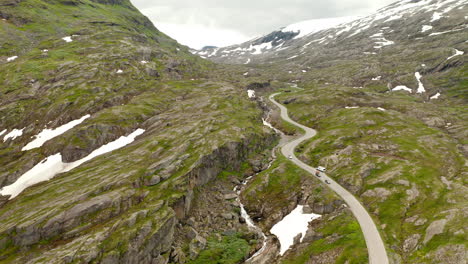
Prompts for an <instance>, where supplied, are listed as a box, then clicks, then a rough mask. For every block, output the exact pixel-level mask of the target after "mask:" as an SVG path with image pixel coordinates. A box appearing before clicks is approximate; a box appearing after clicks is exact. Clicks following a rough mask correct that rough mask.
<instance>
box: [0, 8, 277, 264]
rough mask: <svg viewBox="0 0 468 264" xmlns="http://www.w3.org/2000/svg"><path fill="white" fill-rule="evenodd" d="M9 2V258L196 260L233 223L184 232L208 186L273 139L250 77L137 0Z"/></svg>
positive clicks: (2, 182)
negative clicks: (183, 41)
mask: <svg viewBox="0 0 468 264" xmlns="http://www.w3.org/2000/svg"><path fill="white" fill-rule="evenodd" d="M0 6H1V9H0V17H1V20H0V47H1V49H0V168H1V169H0V187H3V188H2V189H1V190H0V194H1V196H0V200H1V202H0V206H1V207H0V219H1V220H0V222H1V224H0V262H2V263H71V262H73V263H78V262H79V263H84V262H86V263H89V262H94V263H97V262H102V263H119V262H121V263H167V262H168V261H169V260H171V261H175V259H177V258H180V257H181V256H182V254H187V255H188V254H189V253H190V252H189V250H188V249H189V244H190V243H191V244H190V247H191V248H192V251H191V252H192V253H191V254H190V258H196V257H197V255H198V253H199V251H200V250H201V249H202V248H204V247H205V244H203V243H202V242H203V241H205V239H206V238H208V234H210V233H211V232H223V231H225V230H226V229H227V228H228V224H227V223H226V222H228V220H220V221H217V222H216V223H217V224H218V225H219V226H221V227H220V229H218V230H214V227H211V229H209V228H207V229H199V230H198V232H200V234H198V233H197V231H195V234H196V235H195V236H193V237H186V234H187V233H186V232H182V229H183V228H188V225H186V224H184V225H182V224H180V222H181V221H185V220H186V219H187V218H188V213H189V212H190V211H191V210H192V207H193V204H196V203H197V199H198V194H197V193H198V192H199V189H201V188H203V186H204V185H206V184H208V183H210V182H213V181H214V182H216V181H217V180H218V179H217V175H218V174H219V173H220V172H221V171H223V170H227V169H231V170H234V171H240V169H241V167H242V166H244V167H245V166H247V165H246V164H248V163H246V162H247V159H248V158H250V157H251V156H252V155H254V154H258V153H262V152H263V151H264V150H265V149H266V148H268V147H270V146H271V145H272V143H273V142H274V140H275V137H274V135H273V134H271V131H270V130H269V129H265V128H263V126H262V123H261V117H262V115H263V112H262V110H261V109H260V108H258V107H257V104H256V103H255V102H253V101H251V100H249V98H248V96H247V92H246V91H245V90H244V88H243V86H244V85H243V83H234V82H232V81H231V80H230V79H229V78H230V77H229V74H228V73H226V74H224V72H225V70H224V69H222V68H219V72H217V71H218V68H216V67H215V65H214V64H212V63H210V62H207V61H204V60H202V59H200V58H198V57H196V56H193V55H192V54H190V53H189V52H188V49H187V48H186V47H184V46H181V45H179V44H177V42H175V41H174V40H172V39H170V38H168V37H167V36H165V35H164V34H162V33H161V32H159V31H158V30H157V29H156V28H155V27H154V26H153V24H152V23H151V22H150V21H149V20H148V19H147V18H146V17H144V16H143V15H141V14H140V13H139V11H138V10H137V9H136V8H134V7H133V6H132V5H131V4H130V2H129V1H126V0H123V1H89V0H80V1H75V0H70V1H60V0H51V1H36V0H24V1H4V0H2V1H1V2H0ZM223 76H225V77H226V78H224V77H223ZM223 78H224V79H223ZM242 176H243V175H241V174H240V175H239V178H240V180H241V179H242ZM229 188H231V187H229ZM231 189H232V188H231ZM209 193H210V194H211V195H213V196H214V197H216V195H221V196H222V194H220V193H219V190H217V191H216V192H215V191H212V192H209ZM236 208H238V206H237V207H232V208H223V209H222V210H221V211H218V212H217V211H215V210H213V212H215V213H224V212H225V211H234V212H235V209H236ZM231 228H233V226H232V225H231ZM235 229H236V230H238V232H239V238H238V240H240V241H243V243H244V242H245V241H250V240H252V239H249V240H247V238H248V237H250V236H255V234H251V233H250V231H249V230H248V229H247V228H246V227H245V226H244V225H242V224H241V223H240V222H239V221H237V225H236V226H235ZM191 234H193V233H191ZM192 240H193V241H192ZM176 241H177V242H176ZM175 243H177V244H179V245H180V247H181V248H183V251H182V252H179V251H176V250H175V249H174V245H175ZM200 243H202V244H200ZM245 243H246V244H247V246H246V250H247V251H246V252H243V253H242V258H244V257H245V256H247V255H248V254H249V253H250V251H251V250H253V249H254V248H255V246H256V245H257V243H256V242H251V243H248V242H245ZM193 247H195V248H193Z"/></svg>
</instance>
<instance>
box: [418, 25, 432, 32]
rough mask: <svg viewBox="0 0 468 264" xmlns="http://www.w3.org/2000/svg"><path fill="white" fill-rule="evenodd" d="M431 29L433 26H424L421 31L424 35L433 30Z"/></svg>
mask: <svg viewBox="0 0 468 264" xmlns="http://www.w3.org/2000/svg"><path fill="white" fill-rule="evenodd" d="M431 29H432V26H430V25H423V26H422V29H421V32H422V33H424V32H426V31H429V30H431Z"/></svg>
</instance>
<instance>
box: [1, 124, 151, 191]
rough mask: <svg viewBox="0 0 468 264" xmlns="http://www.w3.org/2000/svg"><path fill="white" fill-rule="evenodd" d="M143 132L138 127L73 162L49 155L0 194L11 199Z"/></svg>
mask: <svg viewBox="0 0 468 264" xmlns="http://www.w3.org/2000/svg"><path fill="white" fill-rule="evenodd" d="M144 132H145V130H143V129H140V128H139V129H137V130H135V131H134V132H133V133H131V134H130V135H128V136H122V137H120V138H118V139H117V140H115V141H112V142H110V143H108V144H106V145H103V146H101V147H100V148H98V149H96V150H94V151H93V152H91V153H90V154H89V155H88V156H86V157H84V158H82V159H80V160H77V161H75V162H71V163H64V162H63V161H62V155H61V154H60V153H57V154H55V155H52V156H49V157H47V158H46V159H44V160H42V161H41V162H39V163H38V164H37V165H36V166H34V167H33V168H32V169H30V170H29V171H27V172H26V173H25V174H23V175H21V177H19V178H18V180H16V181H15V182H14V183H13V184H11V185H8V186H5V187H3V188H2V189H1V190H0V195H11V197H10V198H9V199H13V198H14V197H16V196H18V194H20V193H21V192H22V191H23V190H24V189H26V188H28V187H29V186H32V185H34V184H37V183H40V182H43V181H48V180H50V179H52V178H53V177H55V175H57V174H59V173H62V172H67V171H70V170H72V169H74V168H76V167H78V166H80V165H81V164H83V163H85V162H86V161H89V160H91V159H93V158H95V157H97V156H100V155H102V154H105V153H108V152H111V151H114V150H116V149H119V148H122V147H124V146H126V145H128V144H130V143H132V142H133V141H134V140H135V138H136V137H137V136H139V135H141V134H143V133H144Z"/></svg>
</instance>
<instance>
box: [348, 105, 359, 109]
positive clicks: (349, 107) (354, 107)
mask: <svg viewBox="0 0 468 264" xmlns="http://www.w3.org/2000/svg"><path fill="white" fill-rule="evenodd" d="M357 108H359V106H345V109H357Z"/></svg>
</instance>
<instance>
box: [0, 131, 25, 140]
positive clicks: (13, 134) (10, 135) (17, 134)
mask: <svg viewBox="0 0 468 264" xmlns="http://www.w3.org/2000/svg"><path fill="white" fill-rule="evenodd" d="M23 130H24V128H23V129H16V128H15V129H13V130H12V131H11V132H10V133H8V134H6V135H5V137H4V138H3V142H5V141H7V140H8V139H10V138H11V140H15V138H17V137H21V136H22V135H23Z"/></svg>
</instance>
